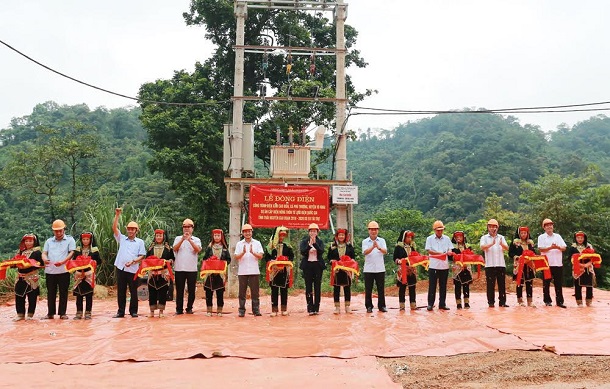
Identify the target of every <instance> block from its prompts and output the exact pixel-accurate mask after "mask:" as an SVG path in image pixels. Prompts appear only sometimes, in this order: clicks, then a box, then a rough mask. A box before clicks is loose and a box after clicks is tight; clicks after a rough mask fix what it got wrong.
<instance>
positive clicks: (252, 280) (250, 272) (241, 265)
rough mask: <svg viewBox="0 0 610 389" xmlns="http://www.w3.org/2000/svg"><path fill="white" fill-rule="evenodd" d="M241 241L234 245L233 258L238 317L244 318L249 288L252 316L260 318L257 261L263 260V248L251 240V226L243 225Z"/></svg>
mask: <svg viewBox="0 0 610 389" xmlns="http://www.w3.org/2000/svg"><path fill="white" fill-rule="evenodd" d="M241 234H242V235H243V237H244V238H243V239H242V240H240V241H239V242H237V244H236V245H235V255H234V258H235V259H237V263H238V270H237V279H238V280H239V292H238V297H239V311H238V312H239V317H244V316H246V292H247V290H248V287H249V288H250V297H251V298H252V313H253V314H254V316H261V310H260V300H259V280H258V277H259V275H260V269H259V268H258V261H260V260H261V259H262V258H263V254H264V253H265V252H264V251H263V246H262V245H261V242H259V241H258V240H256V239H253V238H252V226H251V225H250V224H244V226H243V227H242V228H241Z"/></svg>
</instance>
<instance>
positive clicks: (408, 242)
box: [394, 230, 417, 311]
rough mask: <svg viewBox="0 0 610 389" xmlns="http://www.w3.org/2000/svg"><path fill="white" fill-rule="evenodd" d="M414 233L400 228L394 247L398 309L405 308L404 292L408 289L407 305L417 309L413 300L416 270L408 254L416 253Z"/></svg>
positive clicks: (402, 309)
mask: <svg viewBox="0 0 610 389" xmlns="http://www.w3.org/2000/svg"><path fill="white" fill-rule="evenodd" d="M414 239H415V233H414V232H413V231H410V230H402V231H401V232H400V235H399V236H398V240H397V241H396V246H395V247H394V262H396V264H397V265H398V270H397V271H396V286H397V287H398V304H399V305H400V310H401V311H404V310H405V301H406V298H405V294H406V291H407V288H408V289H409V306H410V308H411V310H412V311H413V310H415V309H417V304H416V302H415V285H416V284H417V270H416V269H415V266H411V263H410V262H409V256H410V255H414V254H417V250H416V248H415V241H414Z"/></svg>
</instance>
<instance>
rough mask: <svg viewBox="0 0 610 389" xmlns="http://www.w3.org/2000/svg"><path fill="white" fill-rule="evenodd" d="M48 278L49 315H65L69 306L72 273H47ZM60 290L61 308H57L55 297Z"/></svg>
mask: <svg viewBox="0 0 610 389" xmlns="http://www.w3.org/2000/svg"><path fill="white" fill-rule="evenodd" d="M46 279H47V307H48V310H49V311H48V313H47V314H48V315H49V316H54V315H55V314H59V315H60V316H61V315H65V314H66V310H67V308H68V288H69V287H70V273H68V272H65V273H61V274H46ZM58 290H59V307H58V308H59V309H58V310H57V309H56V306H55V299H56V298H57V291H58Z"/></svg>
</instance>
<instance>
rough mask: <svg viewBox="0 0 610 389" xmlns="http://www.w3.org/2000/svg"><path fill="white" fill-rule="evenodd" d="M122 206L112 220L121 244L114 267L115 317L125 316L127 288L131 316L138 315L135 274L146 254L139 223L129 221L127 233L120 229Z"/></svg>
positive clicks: (115, 237)
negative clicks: (139, 234)
mask: <svg viewBox="0 0 610 389" xmlns="http://www.w3.org/2000/svg"><path fill="white" fill-rule="evenodd" d="M122 211H123V210H122V209H121V208H116V209H115V210H114V220H113V222H112V232H113V234H114V239H115V240H116V242H117V244H118V245H119V250H118V251H117V253H116V258H115V260H114V267H115V268H116V282H117V288H116V289H117V294H116V298H117V305H118V309H117V313H116V315H114V316H113V317H114V318H122V317H125V306H126V304H127V288H129V295H130V297H129V314H130V315H131V317H138V282H137V281H136V280H135V277H134V276H135V274H136V273H137V271H138V267H139V263H140V262H142V260H143V259H144V256H145V255H146V248H145V247H144V241H143V240H142V239H140V238H138V237H137V236H136V235H137V234H138V231H139V230H140V227H139V226H138V223H136V222H135V221H130V222H129V223H127V227H126V230H127V235H123V234H121V231H120V230H119V217H120V216H121V212H122Z"/></svg>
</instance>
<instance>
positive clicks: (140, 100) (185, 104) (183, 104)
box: [0, 40, 230, 106]
mask: <svg viewBox="0 0 610 389" xmlns="http://www.w3.org/2000/svg"><path fill="white" fill-rule="evenodd" d="M0 43H2V44H3V45H4V46H6V47H8V48H9V49H11V50H13V51H14V52H15V53H17V54H19V55H21V56H22V57H24V58H26V59H28V60H29V61H32V62H34V63H35V64H36V65H38V66H41V67H43V68H45V69H47V70H49V71H51V72H53V73H55V74H58V75H60V76H62V77H65V78H67V79H69V80H72V81H74V82H77V83H79V84H82V85H85V86H88V87H89V88H93V89H97V90H99V91H102V92H105V93H109V94H111V95H115V96H119V97H123V98H125V99H129V100H134V101H137V102H140V103H149V104H164V105H173V106H204V105H217V104H222V103H229V102H230V101H229V100H226V101H208V102H205V103H171V102H167V101H156V100H146V99H139V98H137V97H132V96H127V95H124V94H122V93H117V92H113V91H111V90H108V89H104V88H101V87H99V86H95V85H92V84H89V83H87V82H85V81H81V80H79V79H76V78H74V77H71V76H69V75H67V74H64V73H62V72H60V71H57V70H55V69H53V68H51V67H50V66H47V65H45V64H43V63H41V62H39V61H37V60H35V59H34V58H32V57H29V56H28V55H26V54H24V53H22V52H21V51H19V50H17V49H16V48H14V47H13V46H11V45H9V44H8V43H6V42H4V41H3V40H0Z"/></svg>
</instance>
